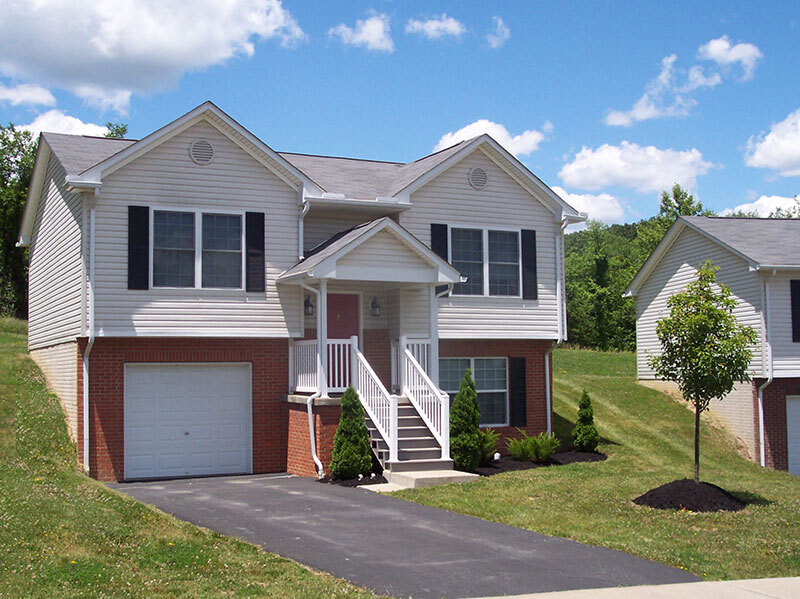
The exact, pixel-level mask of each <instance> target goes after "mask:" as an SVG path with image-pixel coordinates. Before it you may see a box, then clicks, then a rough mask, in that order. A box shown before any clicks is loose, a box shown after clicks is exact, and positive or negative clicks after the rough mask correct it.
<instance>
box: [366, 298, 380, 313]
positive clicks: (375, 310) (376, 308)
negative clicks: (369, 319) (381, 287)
mask: <svg viewBox="0 0 800 599" xmlns="http://www.w3.org/2000/svg"><path fill="white" fill-rule="evenodd" d="M369 307H370V308H372V315H373V316H376V317H377V316H380V315H381V306H380V304H378V298H377V297H373V298H372V303H371V304H370V305H369Z"/></svg>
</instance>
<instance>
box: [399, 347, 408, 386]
mask: <svg viewBox="0 0 800 599" xmlns="http://www.w3.org/2000/svg"><path fill="white" fill-rule="evenodd" d="M406 349H408V337H406V336H405V335H400V347H399V348H398V349H397V351H398V352H400V360H398V362H397V366H398V367H399V368H400V372H399V373H398V374H399V377H398V379H397V380H398V381H400V393H402V394H403V395H405V393H406Z"/></svg>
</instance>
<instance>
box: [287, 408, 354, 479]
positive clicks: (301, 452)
mask: <svg viewBox="0 0 800 599" xmlns="http://www.w3.org/2000/svg"><path fill="white" fill-rule="evenodd" d="M287 406H288V407H287V410H288V423H289V425H288V435H289V438H288V451H287V456H286V471H287V472H290V473H291V474H297V475H298V476H316V474H317V468H316V465H315V464H314V460H313V458H312V457H311V445H310V444H309V441H308V439H309V436H308V407H307V406H306V405H305V404H296V403H290V404H287ZM341 415H342V410H341V408H340V407H339V406H315V407H314V438H315V440H316V443H317V456H318V457H319V459H320V461H321V462H322V465H323V466H324V468H325V472H326V474H330V468H329V467H330V463H331V454H332V453H333V435H334V434H335V433H336V429H337V427H338V426H339V418H340V417H341Z"/></svg>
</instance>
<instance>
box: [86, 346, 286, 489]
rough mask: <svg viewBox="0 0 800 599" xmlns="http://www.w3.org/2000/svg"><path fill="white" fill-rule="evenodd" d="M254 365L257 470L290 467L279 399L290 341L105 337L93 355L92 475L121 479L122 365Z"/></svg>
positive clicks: (284, 380)
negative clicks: (193, 363)
mask: <svg viewBox="0 0 800 599" xmlns="http://www.w3.org/2000/svg"><path fill="white" fill-rule="evenodd" d="M86 342H87V340H86V338H81V339H79V340H78V348H79V349H78V364H77V368H78V431H77V438H78V458H79V459H80V460H81V461H82V460H83V443H82V441H81V439H82V438H83V376H82V375H83V370H82V360H83V352H84V350H85V348H86ZM136 362H139V363H159V362H250V363H251V364H252V365H253V381H252V384H253V389H252V404H253V444H252V445H253V472H255V473H263V472H283V471H284V470H285V469H286V447H287V443H286V439H287V432H286V417H285V408H284V404H283V403H282V401H281V399H282V397H283V396H284V395H285V394H286V390H287V389H288V387H289V380H288V376H289V374H288V373H289V346H288V342H287V340H286V339H216V338H196V339H194V338H164V339H153V338H124V337H101V338H98V339H97V340H96V341H95V344H94V347H93V349H92V353H91V355H90V357H89V402H90V406H89V408H90V415H89V431H90V437H89V474H90V475H91V476H92V477H94V478H97V479H99V480H104V481H113V480H118V481H119V480H123V479H124V478H125V472H124V463H125V461H124V455H123V447H124V439H123V432H124V422H123V417H124V408H123V406H124V404H123V401H124V398H123V394H124V372H125V370H124V367H125V364H126V363H136Z"/></svg>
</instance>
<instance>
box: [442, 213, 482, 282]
mask: <svg viewBox="0 0 800 599" xmlns="http://www.w3.org/2000/svg"><path fill="white" fill-rule="evenodd" d="M450 242H451V246H452V252H453V256H452V263H453V267H454V268H456V269H457V270H458V271H459V272H460V273H461V274H462V275H463V276H465V277H467V282H466V283H456V284H455V285H454V286H453V295H483V231H482V230H480V229H456V228H454V229H452V230H451V231H450Z"/></svg>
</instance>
